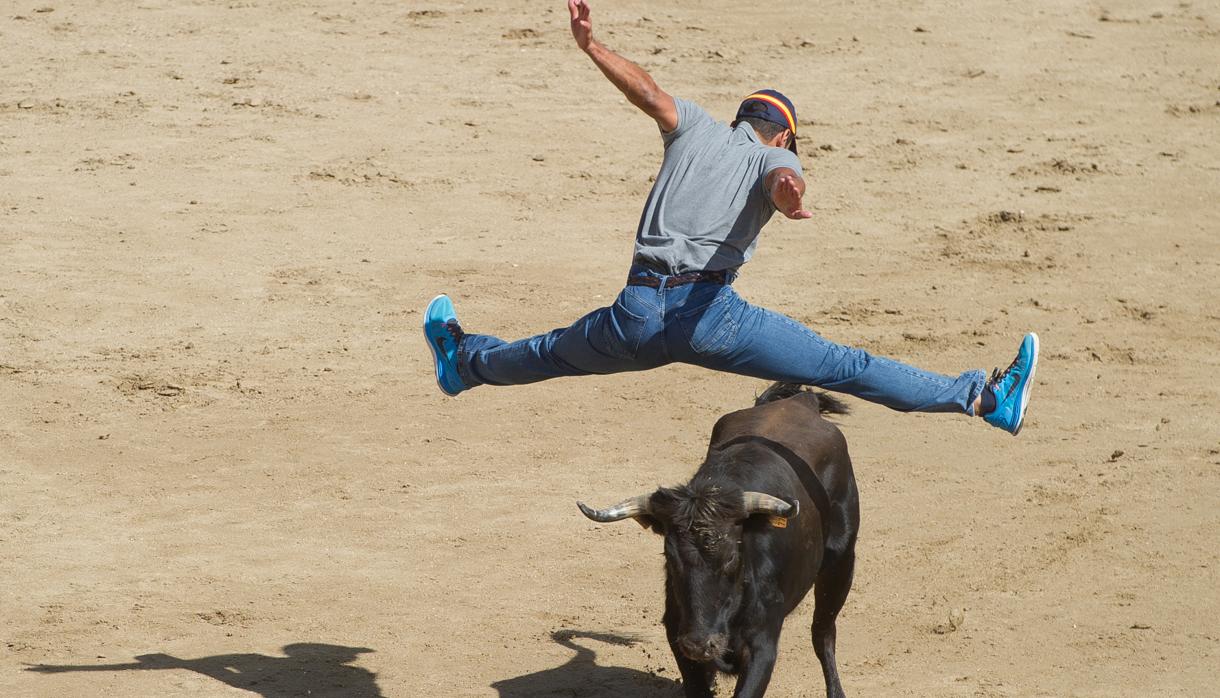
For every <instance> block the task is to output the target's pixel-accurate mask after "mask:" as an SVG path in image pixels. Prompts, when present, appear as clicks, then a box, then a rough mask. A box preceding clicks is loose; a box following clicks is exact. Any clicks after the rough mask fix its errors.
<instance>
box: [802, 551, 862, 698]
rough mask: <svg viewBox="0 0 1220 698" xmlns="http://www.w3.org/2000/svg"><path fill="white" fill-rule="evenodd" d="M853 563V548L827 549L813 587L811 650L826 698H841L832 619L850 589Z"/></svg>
mask: <svg viewBox="0 0 1220 698" xmlns="http://www.w3.org/2000/svg"><path fill="white" fill-rule="evenodd" d="M855 567H856V551H855V549H854V548H849V549H848V550H847V551H846V552H840V553H836V552H832V551H829V550H828V551H826V557H825V558H824V559H823V560H822V569H821V571H820V572H819V573H818V581H817V585H816V586H815V587H814V599H815V603H814V608H813V628H812V630H813V651H814V653H815V654H817V655H818V661H820V662H821V663H822V676H823V677H825V679H826V695H827V697H828V698H845V694H844V693H843V686H842V684H840V683H839V668H838V666H837V665H836V664H835V619H836V618H838V616H839V610H840V609H842V608H843V602H844V601H846V600H847V592H848V591H850V590H851V577H852V573H853V572H854V571H855Z"/></svg>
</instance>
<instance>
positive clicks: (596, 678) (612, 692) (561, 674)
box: [491, 630, 682, 698]
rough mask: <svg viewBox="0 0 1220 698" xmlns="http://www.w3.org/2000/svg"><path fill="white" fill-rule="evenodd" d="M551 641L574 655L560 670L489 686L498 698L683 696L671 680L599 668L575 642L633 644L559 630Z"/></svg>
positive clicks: (594, 656)
mask: <svg viewBox="0 0 1220 698" xmlns="http://www.w3.org/2000/svg"><path fill="white" fill-rule="evenodd" d="M551 639H553V640H554V641H555V642H557V643H559V644H560V645H563V646H564V647H567V648H568V649H571V650H574V651H575V652H576V654H575V656H573V657H572V658H571V659H569V660H568V661H567V663H566V664H564V665H563V666H558V667H555V668H554V669H547V670H545V671H537V672H534V673H532V674H525V675H523V676H518V677H516V678H512V679H505V680H503V681H497V682H495V683H493V684H492V685H491V687H492V688H494V689H496V690H497V691H499V692H500V698H559V697H560V696H563V698H574V697H575V698H620V697H621V696H640V697H641V698H674V697H676V696H680V695H682V690H681V688H680V686H681V684H679V683H678V682H677V681H673V680H671V679H666V678H661V677H659V676H655V675H653V674H649V673H646V672H643V671H636V670H635V669H625V668H623V667H612V666H601V665H599V664H598V663H597V653H595V652H594V651H593V650H591V649H588V648H587V647H583V646H581V645H578V644H576V642H574V641H575V640H576V639H585V640H596V641H599V642H608V643H610V644H614V645H627V646H630V645H633V644H635V642H636V641H635V640H633V639H631V638H627V637H622V636H619V635H611V634H608V633H587V632H581V631H577V630H558V631H556V632H554V633H551Z"/></svg>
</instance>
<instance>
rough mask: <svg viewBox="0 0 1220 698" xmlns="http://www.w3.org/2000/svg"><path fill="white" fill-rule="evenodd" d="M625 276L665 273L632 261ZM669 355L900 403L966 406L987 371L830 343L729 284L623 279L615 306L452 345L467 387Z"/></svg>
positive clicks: (649, 364)
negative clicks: (926, 366) (931, 366)
mask: <svg viewBox="0 0 1220 698" xmlns="http://www.w3.org/2000/svg"><path fill="white" fill-rule="evenodd" d="M630 275H631V276H654V277H658V278H659V279H661V280H662V281H663V280H664V278H665V276H664V275H662V274H658V273H656V272H654V271H651V270H649V269H646V268H644V267H641V266H638V265H637V266H632V268H631V272H630ZM675 361H676V362H680V363H687V364H694V365H696V366H703V367H705V368H710V369H714V370H717V371H727V372H729V373H737V374H741V375H745V376H753V377H755V378H763V379H766V380H771V381H785V382H792V383H804V384H808V385H815V386H818V387H820V388H825V389H827V390H833V391H837V392H842V393H847V394H848V395H854V396H856V397H858V398H861V399H864V400H868V401H870V402H876V403H879V404H882V405H885V406H886V407H889V408H891V409H895V410H899V411H902V412H961V413H965V414H973V413H974V411H973V405H974V400H975V398H977V397H978V396H979V393H980V392H982V390H983V384H984V381H985V380H986V374H985V373H984V372H983V371H981V370H973V371H967V372H965V373H963V374H961V375H960V376H957V377H956V378H953V377H950V376H943V375H940V374H938V373H930V372H928V371H923V370H920V369H917V368H913V367H911V366H907V365H906V364H901V363H898V362H897V361H893V360H890V359H886V358H882V357H879V356H873V355H871V354H869V353H868V352H866V351H864V350H862V349H856V348H853V347H845V346H842V345H839V344H835V343H834V342H830V341H827V340H826V339H823V338H822V337H821V336H819V335H818V334H817V333H815V332H814V331H813V330H810V329H809V328H807V327H805V326H804V325H802V324H800V323H798V322H796V321H795V320H792V319H791V318H788V317H786V316H784V315H781V314H779V313H776V312H773V311H770V310H767V309H765V308H759V307H758V306H754V305H750V304H749V303H747V302H746V301H745V300H744V299H743V298H742V297H741V296H739V295H737V292H736V291H734V290H733V287H732V286H731V285H728V284H725V285H720V284H710V283H695V284H687V285H684V286H677V287H674V288H668V289H667V288H664V287H662V288H651V287H649V286H631V285H629V286H627V287H625V288H624V289H623V291H622V293H620V294H619V295H618V298H616V299H615V301H614V304H613V305H611V306H610V307H608V308H599V309H598V310H594V311H593V312H591V313H589V314H588V315H586V316H584V317H582V318H581V319H579V320H577V321H576V322H575V323H573V324H572V325H571V326H570V327H564V328H560V329H556V330H551V331H550V332H547V333H545V334H540V335H537V336H535V337H530V338H529V339H522V340H520V341H516V342H505V341H504V340H502V339H498V338H496V337H492V336H489V335H479V334H467V335H466V336H465V339H464V340H463V341H462V344H461V346H460V347H459V348H458V372H459V375H461V377H462V380H463V381H465V383H466V385H467V386H468V387H474V386H476V385H483V384H487V385H520V384H523V383H534V382H537V381H541V380H546V379H548V378H557V377H559V376H583V375H589V374H606V373H619V372H623V371H645V370H648V369H651V368H657V367H659V366H664V365H665V364H668V363H672V362H675Z"/></svg>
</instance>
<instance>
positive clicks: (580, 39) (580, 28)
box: [568, 0, 593, 51]
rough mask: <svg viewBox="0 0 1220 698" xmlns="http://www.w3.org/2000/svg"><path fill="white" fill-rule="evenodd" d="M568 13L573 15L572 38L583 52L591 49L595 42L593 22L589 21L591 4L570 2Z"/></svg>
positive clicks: (582, 0) (583, 1)
mask: <svg viewBox="0 0 1220 698" xmlns="http://www.w3.org/2000/svg"><path fill="white" fill-rule="evenodd" d="M568 13H569V14H570V15H572V37H573V38H575V39H576V45H577V46H579V47H580V50H581V51H584V50H585V49H587V48H589V42H590V41H592V40H593V22H592V21H591V20H590V19H589V3H587V2H585V0H568Z"/></svg>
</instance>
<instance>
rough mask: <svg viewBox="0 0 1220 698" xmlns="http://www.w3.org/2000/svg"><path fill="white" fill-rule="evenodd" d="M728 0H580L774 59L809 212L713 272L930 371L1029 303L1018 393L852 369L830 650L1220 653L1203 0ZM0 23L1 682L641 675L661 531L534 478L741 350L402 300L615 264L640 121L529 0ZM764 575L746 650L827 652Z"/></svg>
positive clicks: (785, 661) (899, 673)
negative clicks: (494, 341) (865, 377)
mask: <svg viewBox="0 0 1220 698" xmlns="http://www.w3.org/2000/svg"><path fill="white" fill-rule="evenodd" d="M762 5H763V8H762V9H752V8H747V7H745V6H744V5H743V4H742V3H735V2H725V1H723V0H706V1H698V2H696V1H694V0H683V1H681V2H670V3H665V4H664V5H663V6H659V5H658V4H656V3H644V2H608V1H603V2H600V3H596V4H594V7H593V11H594V14H593V19H594V29H595V33H596V34H597V35H598V36H599V37H600V38H601V39H602V40H604V41H605V42H606V43H607V44H609V45H610V46H611V47H613V48H616V49H618V50H620V51H622V52H623V53H624V54H626V55H627V56H629V57H632V58H633V59H635V60H637V61H639V62H640V63H641V64H642V65H643V66H645V67H646V68H647V69H649V70H650V71H652V72H653V74H654V75H655V76H656V78H657V80H658V81H659V82H660V83H661V85H662V86H663V87H665V88H667V89H668V90H670V91H671V92H673V93H675V94H678V95H681V96H684V97H687V98H690V99H694V100H696V101H698V102H700V103H701V104H703V105H705V106H706V107H707V108H708V109H709V111H711V112H712V113H713V114H715V115H717V116H718V117H720V118H723V119H725V120H728V119H729V118H730V117H731V116H732V113H733V109H734V108H735V106H736V103H737V100H739V99H740V98H741V96H743V95H745V94H747V93H748V92H749V91H750V90H752V89H755V88H757V87H762V86H774V87H777V88H779V89H781V90H783V91H785V92H786V93H787V94H788V95H789V96H791V97H792V98H793V100H794V101H795V102H796V104H797V106H798V109H799V113H800V117H801V132H802V140H801V143H800V148H801V153H802V158H803V162H804V164H805V168H806V175H807V178H808V180H809V182H810V190H811V196H810V197H809V203H810V204H811V207H812V210H813V211H814V212H815V218H814V219H813V220H812V221H807V222H801V223H796V222H789V221H784V220H777V221H774V222H773V223H772V224H771V225H770V226H768V228H767V229H766V230H765V231H764V233H763V237H762V240H761V242H760V245H759V251H758V254H757V256H756V257H755V259H754V260H753V261H752V262H751V263H750V264H749V265H748V266H747V267H746V268H745V270H744V274H743V276H742V278H741V279H740V281H739V282H738V284H737V285H738V288H739V290H740V291H741V292H742V294H743V295H744V296H746V297H747V298H749V299H750V300H752V301H754V302H756V303H759V304H762V305H766V306H769V307H772V308H775V309H777V310H781V311H783V312H786V313H788V314H790V315H791V316H793V317H795V318H797V319H798V320H800V321H802V322H805V323H808V324H809V325H811V326H813V327H814V328H816V329H818V330H819V331H820V332H822V333H823V334H825V335H826V336H828V337H830V338H832V339H835V340H838V341H843V342H848V343H855V344H858V345H861V346H864V347H866V348H868V349H870V350H873V351H875V352H878V353H882V354H886V355H891V356H894V357H897V358H901V359H905V360H908V361H911V362H913V363H915V364H918V365H921V366H924V367H927V368H931V369H936V370H941V371H945V372H954V373H955V372H957V371H960V370H963V369H966V368H972V367H982V368H988V369H989V368H991V367H992V366H995V365H1003V364H1007V362H1008V360H1009V359H1010V358H1011V355H1012V353H1013V351H1014V350H1015V348H1016V345H1017V341H1018V339H1019V337H1020V336H1021V334H1022V333H1024V332H1026V331H1028V330H1036V331H1038V332H1039V333H1040V334H1041V337H1042V342H1043V356H1042V362H1041V364H1040V367H1039V372H1038V378H1039V383H1038V386H1037V389H1036V393H1035V395H1034V401H1033V406H1032V408H1031V413H1030V418H1029V422H1028V424H1027V427H1026V429H1025V431H1024V433H1022V435H1021V436H1020V437H1019V438H1017V439H1013V438H1011V437H1009V436H1008V435H1007V434H1003V433H1000V432H998V431H996V430H993V429H990V428H987V427H986V426H984V425H982V424H981V423H980V422H979V421H978V420H968V419H966V418H964V417H953V416H945V415H902V414H898V413H894V412H890V411H888V410H885V409H883V408H880V407H876V406H872V405H869V404H866V403H863V402H860V401H858V400H852V401H851V402H852V405H853V407H854V408H855V412H854V414H852V415H851V416H849V417H847V418H844V419H842V420H841V425H842V428H843V430H844V432H845V433H846V434H847V437H848V440H849V443H850V444H851V448H852V452H853V456H854V459H855V462H856V469H857V474H858V478H859V481H860V485H861V490H862V500H863V518H864V528H863V533H862V535H861V539H860V544H859V548H858V550H859V554H860V563H859V566H858V568H857V575H856V584H855V587H854V589H853V592H852V595H851V597H850V598H849V600H848V603H847V606H846V609H845V611H844V614H843V616H842V617H841V621H840V625H839V658H840V668H841V670H842V673H843V681H844V685H845V687H846V689H847V691H848V693H849V694H851V695H854V696H1148V695H1157V696H1216V695H1220V689H1217V688H1216V686H1215V683H1214V682H1215V681H1216V677H1217V672H1216V667H1217V666H1220V658H1218V656H1217V655H1218V654H1220V625H1218V624H1217V621H1216V618H1217V617H1220V593H1217V589H1218V588H1220V553H1218V552H1217V540H1220V506H1218V505H1220V416H1218V415H1220V388H1218V387H1217V386H1218V385H1220V383H1218V382H1217V380H1216V375H1217V372H1218V371H1220V310H1218V307H1220V281H1217V276H1218V275H1220V237H1218V236H1220V103H1218V100H1220V5H1218V4H1217V3H1216V2H1215V1H1214V0H1213V1H1210V2H1181V3H1179V2H1155V1H1154V2H1135V1H1133V0H1125V1H1123V0H1119V1H1115V2H1107V3H1104V4H1097V3H1093V2H1087V3H1086V2H1072V3H1061V2H1047V1H1045V0H1042V1H1037V2H1033V3H1007V2H997V1H994V0H990V1H987V2H981V3H961V2H947V1H944V0H931V1H929V2H922V3H914V4H912V3H900V2H886V3H881V4H880V5H879V6H876V5H877V4H876V3H864V4H860V3H851V2H845V1H843V0H831V1H829V2H822V3H816V4H808V5H806V4H800V5H799V6H798V5H797V4H790V3H770V4H766V3H764V4H762ZM0 41H2V43H3V45H4V47H5V49H4V51H5V55H6V60H4V61H3V62H0V84H2V85H4V89H3V92H2V93H0V580H2V582H3V583H0V695H4V696H100V695H108V696H222V695H224V696H228V695H233V696H240V695H250V694H254V695H261V696H266V697H268V698H270V697H283V696H298V695H327V696H355V697H359V698H368V697H370V696H387V697H389V696H499V697H500V698H505V697H515V698H521V697H524V696H597V697H602V696H605V697H608V696H657V697H660V696H672V695H677V694H678V693H679V689H677V687H676V683H675V682H674V677H675V674H676V670H675V667H674V665H673V660H672V657H670V655H669V651H668V648H667V646H666V644H665V640H664V635H663V631H662V628H661V625H660V615H661V605H662V598H661V591H662V589H661V585H662V567H661V562H660V550H661V548H660V542H659V540H657V539H656V538H655V537H654V536H653V535H652V534H650V533H646V532H643V531H642V530H641V529H640V528H639V527H637V526H634V525H632V524H630V523H624V524H619V525H606V526H598V525H594V524H592V523H590V522H588V521H586V520H585V519H584V518H583V517H581V516H580V514H579V513H578V512H577V510H576V507H575V506H574V502H575V500H577V499H584V500H586V501H590V502H592V503H595V504H602V505H604V504H606V503H610V502H612V501H617V499H619V498H621V497H624V496H629V495H634V494H637V493H640V492H643V491H645V490H647V489H650V488H653V487H655V486H657V485H660V484H673V483H676V482H679V481H682V480H684V479H685V478H686V477H687V476H688V475H689V474H690V473H691V472H692V471H693V470H694V468H695V466H696V465H697V464H698V462H699V459H700V457H701V455H702V453H703V450H704V448H705V446H706V439H707V435H708V433H709V430H710V428H711V425H712V423H713V422H714V421H715V419H716V417H717V416H719V415H720V414H723V413H724V412H726V411H729V410H733V409H737V408H740V407H743V406H746V405H748V404H749V403H750V401H751V400H752V398H753V396H754V395H755V394H756V393H757V392H758V391H760V390H761V389H762V388H763V387H764V385H763V384H762V383H761V382H759V381H755V380H751V379H746V378H739V377H735V376H728V375H722V374H714V373H710V372H706V371H702V370H698V369H694V368H690V367H685V366H674V367H669V368H665V369H662V370H659V371H655V372H651V373H637V374H628V375H619V376H608V377H595V378H584V379H564V380H557V381H551V382H548V383H544V384H538V385H534V386H527V387H519V388H512V389H508V388H504V389H496V388H481V389H478V390H476V391H473V392H470V393H467V394H464V395H462V396H461V397H459V398H457V399H446V398H444V397H442V396H441V395H440V394H439V393H438V392H437V390H436V388H435V385H434V383H433V379H432V376H431V362H430V358H429V356H428V354H427V351H426V349H425V348H424V345H423V343H422V341H421V337H420V335H419V325H420V322H421V311H422V308H423V306H424V304H425V303H426V302H427V301H428V299H430V298H431V297H432V296H433V295H435V294H436V293H438V292H441V291H446V292H449V293H450V294H451V295H452V296H453V297H454V299H455V301H456V303H457V307H458V310H459V313H460V315H461V318H462V320H463V322H464V324H465V325H466V326H467V327H468V328H469V329H472V330H476V331H485V332H494V333H496V334H498V335H500V336H504V337H508V338H516V337H520V336H524V335H527V334H532V333H534V332H537V331H542V330H546V329H550V328H552V327H557V326H562V325H565V324H567V323H568V322H570V321H571V320H573V319H575V318H576V317H578V316H579V315H581V314H583V313H584V312H585V311H587V310H589V309H591V308H593V307H596V306H597V305H604V304H605V303H606V302H607V301H608V300H609V299H610V298H612V297H613V295H614V294H615V293H616V292H617V290H618V288H619V286H620V284H621V282H622V279H623V276H624V273H625V269H626V264H627V260H628V257H629V255H630V250H631V241H632V234H633V231H634V226H635V223H636V221H637V220H638V216H639V210H640V207H641V205H642V203H643V199H644V196H645V195H646V193H647V191H648V188H649V185H650V177H651V176H652V174H653V173H654V172H655V171H656V167H657V165H658V163H659V157H660V141H659V138H658V137H657V134H656V131H655V127H654V126H653V125H652V123H651V122H650V121H649V120H648V119H647V118H646V117H644V116H642V115H639V114H638V113H636V112H635V111H634V110H633V109H632V108H631V107H630V106H629V105H628V104H627V103H626V102H625V100H623V99H622V98H621V97H620V96H619V95H618V93H617V92H616V91H615V90H614V89H613V87H612V86H610V85H609V84H608V83H607V82H605V81H604V80H603V79H602V77H601V76H600V74H599V73H598V72H597V70H596V68H595V67H594V66H593V65H592V64H591V63H590V62H589V61H588V60H587V59H586V58H585V57H584V56H582V55H581V54H580V53H579V51H577V50H576V49H575V47H574V46H573V45H572V42H571V38H570V35H569V33H568V27H567V18H566V11H565V9H564V8H563V6H562V4H561V3H560V2H559V1H558V0H553V1H552V2H547V3H542V2H528V3H527V2H520V1H506V2H495V3H492V2H488V3H484V4H480V3H465V2H456V3H440V2H436V3H429V4H421V5H415V4H411V3H408V4H405V5H404V4H402V3H397V2H363V3H350V2H320V1H314V2H270V1H259V0H255V1H253V2H236V1H234V2H216V3H192V2H170V1H169V0H144V1H143V2H141V3H139V4H135V3H56V2H55V0H46V1H45V2H44V3H43V4H40V3H35V2H17V3H9V4H7V5H6V6H5V7H4V9H3V11H2V12H0ZM810 615H811V611H810V608H809V607H808V604H806V605H805V606H803V607H802V608H801V609H799V610H798V611H797V612H796V613H795V614H794V615H793V616H792V617H790V618H789V622H788V625H787V633H786V634H785V636H784V638H783V647H782V654H781V657H780V660H779V664H778V667H777V670H776V674H775V677H774V681H773V683H772V689H771V691H770V695H774V696H820V695H822V694H823V693H822V691H823V689H822V678H821V673H820V671H819V669H818V667H817V662H816V660H815V658H814V656H813V652H812V650H811V648H810V645H809V639H808V637H809V636H808V622H809V617H810ZM49 665H53V666H49ZM30 669H40V671H30ZM722 685H727V684H722Z"/></svg>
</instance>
